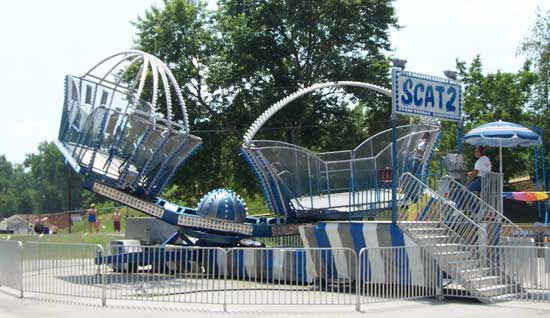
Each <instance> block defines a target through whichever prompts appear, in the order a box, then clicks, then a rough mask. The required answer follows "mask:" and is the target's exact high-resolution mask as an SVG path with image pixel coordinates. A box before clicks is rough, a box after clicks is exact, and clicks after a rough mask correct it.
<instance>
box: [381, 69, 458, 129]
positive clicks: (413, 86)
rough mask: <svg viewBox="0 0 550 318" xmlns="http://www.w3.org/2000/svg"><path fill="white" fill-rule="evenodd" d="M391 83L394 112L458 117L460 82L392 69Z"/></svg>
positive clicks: (442, 117) (450, 117)
mask: <svg viewBox="0 0 550 318" xmlns="http://www.w3.org/2000/svg"><path fill="white" fill-rule="evenodd" d="M392 83H393V110H394V112H395V113H397V114H404V115H409V116H410V115H412V116H422V117H434V118H438V119H443V120H451V121H460V118H461V114H462V90H461V86H460V83H459V82H457V81H452V80H449V79H446V78H439V77H433V76H429V75H423V74H418V73H412V72H406V71H402V70H400V69H394V70H393V72H392Z"/></svg>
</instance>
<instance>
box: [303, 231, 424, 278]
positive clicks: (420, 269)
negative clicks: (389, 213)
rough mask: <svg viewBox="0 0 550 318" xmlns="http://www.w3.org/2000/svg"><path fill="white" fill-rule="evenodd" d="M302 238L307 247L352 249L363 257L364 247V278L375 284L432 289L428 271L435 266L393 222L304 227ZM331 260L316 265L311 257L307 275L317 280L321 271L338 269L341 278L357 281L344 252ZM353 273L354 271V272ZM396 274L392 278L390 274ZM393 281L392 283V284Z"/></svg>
mask: <svg viewBox="0 0 550 318" xmlns="http://www.w3.org/2000/svg"><path fill="white" fill-rule="evenodd" d="M300 235H301V237H302V241H303V242H304V246H305V247H310V248H316V247H318V248H323V247H329V248H351V249H353V250H355V251H356V253H357V254H359V251H360V250H361V249H362V248H365V247H368V248H369V249H368V250H367V251H366V252H364V254H363V255H364V259H365V260H367V261H368V269H369V270H368V272H367V271H366V269H367V267H364V268H362V269H361V270H360V273H361V279H366V280H368V281H371V282H374V283H392V284H394V283H399V284H412V285H415V286H428V284H429V282H428V280H430V278H429V277H427V269H428V266H429V265H430V264H431V263H430V261H431V260H429V259H426V258H425V257H423V254H422V253H421V250H420V249H416V248H414V247H415V246H416V244H415V242H414V241H413V240H412V239H410V238H409V237H407V236H406V235H404V234H403V232H402V231H401V230H400V229H399V227H398V226H396V225H392V224H390V223H370V222H368V223H326V224H318V225H316V226H304V227H301V228H300ZM392 246H393V247H411V248H410V249H406V250H402V249H396V250H394V251H388V250H386V251H385V252H384V253H382V252H381V250H380V249H379V248H380V247H392ZM333 254H334V255H333V256H335V257H331V259H330V260H327V259H323V260H321V261H322V263H323V264H315V260H313V259H312V258H311V256H309V257H308V259H307V261H308V267H307V273H308V275H310V277H317V275H319V274H320V273H317V272H316V270H321V271H322V272H323V273H326V270H327V268H331V266H334V267H335V268H336V269H337V270H338V275H339V276H338V277H341V278H342V277H346V278H355V277H354V276H355V275H354V273H349V269H350V267H349V266H348V264H350V263H349V262H350V260H349V259H347V257H345V256H343V255H336V254H341V253H340V252H335V253H333ZM352 271H353V270H352ZM390 273H392V275H389V274H390ZM389 279H391V280H392V281H389Z"/></svg>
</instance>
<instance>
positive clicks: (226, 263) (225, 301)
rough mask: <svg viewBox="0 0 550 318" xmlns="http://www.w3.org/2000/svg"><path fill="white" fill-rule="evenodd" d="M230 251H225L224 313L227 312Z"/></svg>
mask: <svg viewBox="0 0 550 318" xmlns="http://www.w3.org/2000/svg"><path fill="white" fill-rule="evenodd" d="M229 251H230V249H224V250H223V255H224V257H225V262H224V264H225V268H224V269H223V311H224V312H227V268H228V267H229V259H228V254H229Z"/></svg>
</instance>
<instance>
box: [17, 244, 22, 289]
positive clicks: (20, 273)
mask: <svg viewBox="0 0 550 318" xmlns="http://www.w3.org/2000/svg"><path fill="white" fill-rule="evenodd" d="M17 243H18V244H17V245H19V259H18V262H19V266H18V268H19V283H20V284H21V285H20V286H19V287H20V290H19V298H23V296H24V295H23V243H22V242H21V241H17Z"/></svg>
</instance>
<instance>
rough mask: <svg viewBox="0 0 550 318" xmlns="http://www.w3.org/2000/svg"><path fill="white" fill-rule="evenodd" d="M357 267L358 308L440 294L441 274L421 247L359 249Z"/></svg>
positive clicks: (425, 250)
mask: <svg viewBox="0 0 550 318" xmlns="http://www.w3.org/2000/svg"><path fill="white" fill-rule="evenodd" d="M359 264H360V268H359V274H358V277H359V279H358V280H357V298H358V306H360V305H361V304H367V303H373V302H384V301H392V300H404V299H416V298H425V297H436V296H440V295H441V294H442V291H441V284H440V283H439V282H440V281H441V278H440V276H441V272H440V270H439V267H438V266H437V263H436V262H435V261H434V260H433V259H432V258H431V256H430V254H429V253H428V251H427V249H425V248H424V247H420V246H407V247H404V246H402V247H378V248H363V249H361V251H360V252H359Z"/></svg>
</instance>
